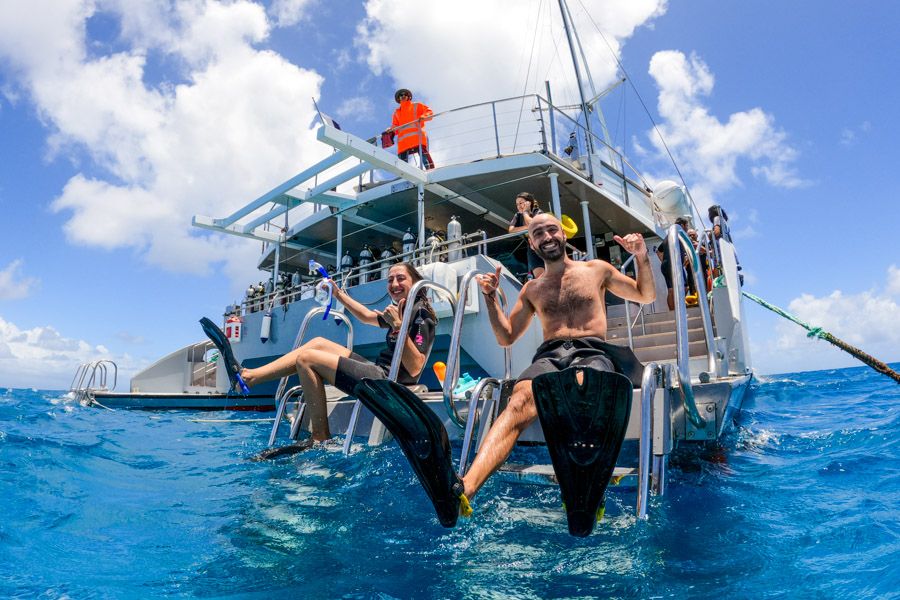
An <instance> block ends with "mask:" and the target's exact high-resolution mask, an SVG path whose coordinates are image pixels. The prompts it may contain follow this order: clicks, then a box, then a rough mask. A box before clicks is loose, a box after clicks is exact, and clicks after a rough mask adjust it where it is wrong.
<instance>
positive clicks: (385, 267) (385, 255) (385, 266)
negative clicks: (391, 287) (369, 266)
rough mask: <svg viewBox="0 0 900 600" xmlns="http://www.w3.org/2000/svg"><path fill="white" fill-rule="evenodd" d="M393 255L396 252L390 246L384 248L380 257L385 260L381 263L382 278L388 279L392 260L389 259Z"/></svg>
mask: <svg viewBox="0 0 900 600" xmlns="http://www.w3.org/2000/svg"><path fill="white" fill-rule="evenodd" d="M392 256H394V252H393V251H392V250H391V247H390V246H388V247H386V248H385V249H384V250H382V251H381V256H380V258H381V260H382V261H384V262H382V263H381V279H382V280H384V281H387V278H388V275H389V273H390V270H391V262H392V261H390V260H388V259H389V258H391V257H392Z"/></svg>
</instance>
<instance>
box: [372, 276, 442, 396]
mask: <svg viewBox="0 0 900 600" xmlns="http://www.w3.org/2000/svg"><path fill="white" fill-rule="evenodd" d="M425 288H429V289H433V290H435V291H436V292H440V293H441V294H443V295H444V296H446V297H447V300H448V301H449V302H450V310H451V312H452V313H453V315H454V317H455V316H456V311H457V302H456V297H455V295H454V294H453V292H451V291H450V290H448V289H447V288H445V287H444V286H442V285H441V284H439V283H435V282H434V281H429V280H427V279H423V280H421V281H417V282H416V283H415V285H413V286H412V289H411V290H409V294H408V295H407V298H416V297H417V296H418V294H419V292H420V291H422V290H423V289H425ZM415 305H416V303H415V302H407V303H406V306H405V307H404V308H403V320H402V321H401V322H400V331H401V332H402V333H401V336H400V337H398V338H397V345H396V346H395V347H394V356H393V357H392V358H391V370H390V371H389V372H388V379H390V380H391V381H397V375H398V374H399V373H400V361H401V360H402V358H403V348H404V346H405V345H406V344H404V343H403V341H404V340H405V336H406V335H407V330H408V329H409V322H410V321H411V320H412V313H413V308H415Z"/></svg>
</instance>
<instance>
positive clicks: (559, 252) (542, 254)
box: [532, 240, 566, 262]
mask: <svg viewBox="0 0 900 600" xmlns="http://www.w3.org/2000/svg"><path fill="white" fill-rule="evenodd" d="M554 242H556V244H555V245H554V246H553V247H552V248H548V249H547V250H543V249H541V248H540V247H537V248H534V247H533V248H532V249H533V250H534V253H535V254H537V255H538V258H540V259H543V260H545V261H546V262H556V261H558V260H562V259H563V257H565V255H566V247H565V244H563V243H562V242H560V241H559V240H554Z"/></svg>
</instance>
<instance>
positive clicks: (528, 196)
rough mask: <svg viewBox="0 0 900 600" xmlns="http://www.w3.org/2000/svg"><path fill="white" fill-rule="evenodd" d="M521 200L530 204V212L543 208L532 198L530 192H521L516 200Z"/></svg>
mask: <svg viewBox="0 0 900 600" xmlns="http://www.w3.org/2000/svg"><path fill="white" fill-rule="evenodd" d="M519 198H521V199H523V200H526V201H527V202H528V212H534V209H536V208H540V207H541V205H540V204H539V203H538V201H537V200H535V198H534V196H532V195H531V193H529V192H520V193H518V194H516V199H519Z"/></svg>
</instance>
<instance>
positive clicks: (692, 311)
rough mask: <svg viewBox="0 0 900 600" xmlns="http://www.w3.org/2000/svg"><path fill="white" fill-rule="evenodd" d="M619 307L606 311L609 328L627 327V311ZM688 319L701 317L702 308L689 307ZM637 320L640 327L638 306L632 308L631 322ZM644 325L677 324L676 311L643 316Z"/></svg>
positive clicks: (611, 307)
mask: <svg viewBox="0 0 900 600" xmlns="http://www.w3.org/2000/svg"><path fill="white" fill-rule="evenodd" d="M620 306H621V305H619V306H610V307H608V308H607V311H606V325H607V327H610V328H611V327H622V326H624V325H625V311H624V309H623V308H620ZM687 316H688V319H692V318H694V317H700V308H699V307H697V306H689V307H688V309H687ZM635 319H637V322H638V325H639V324H640V323H641V317H638V308H637V306H636V305H632V306H631V320H632V321H634V320H635ZM643 321H644V323H665V322H670V323H675V311H672V310H669V311H665V312H658V313H647V312H645V313H644V315H643Z"/></svg>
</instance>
